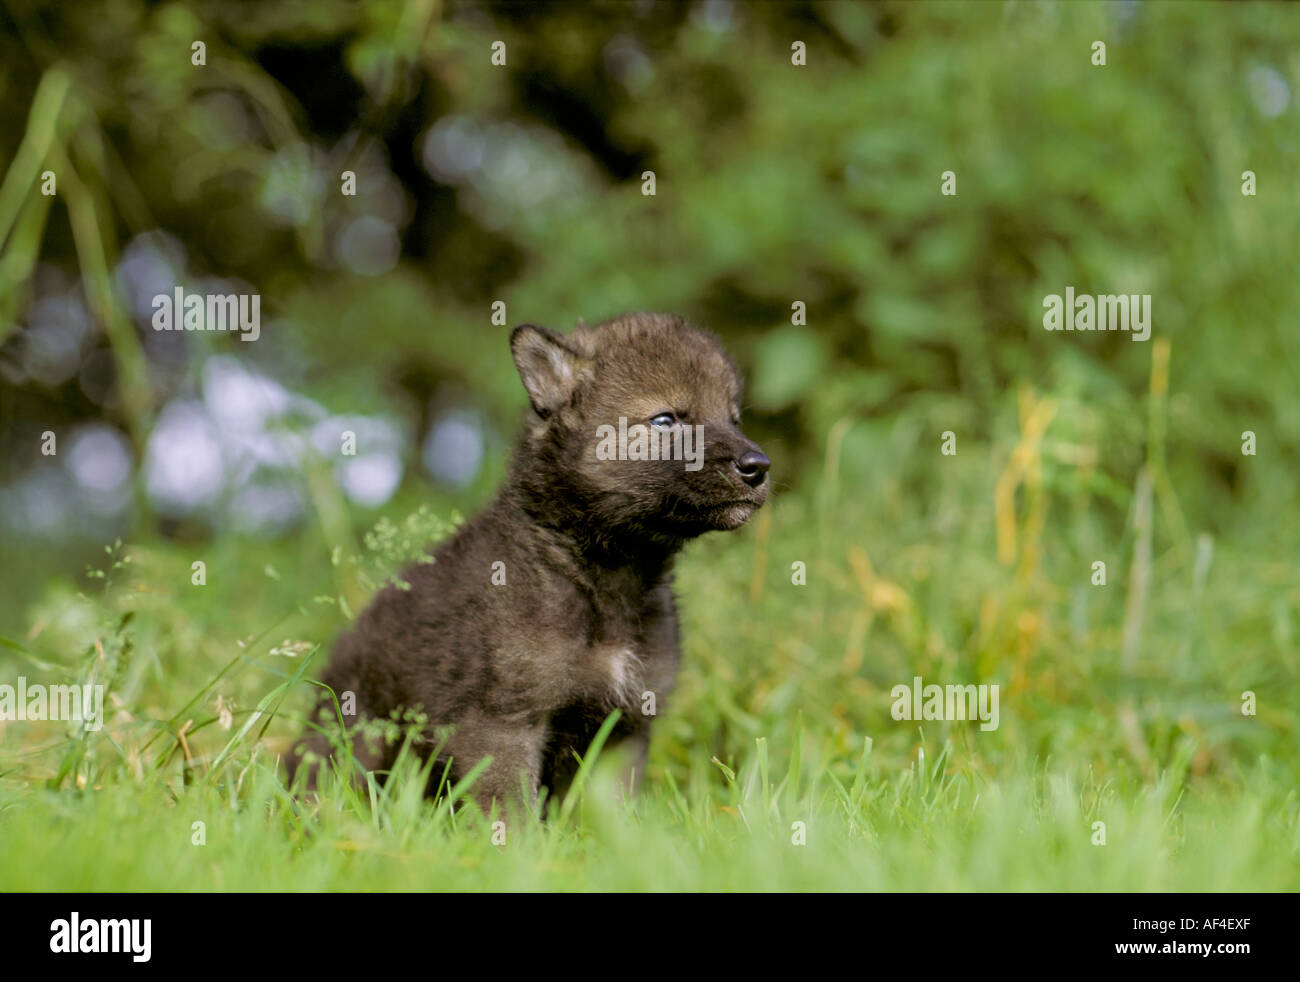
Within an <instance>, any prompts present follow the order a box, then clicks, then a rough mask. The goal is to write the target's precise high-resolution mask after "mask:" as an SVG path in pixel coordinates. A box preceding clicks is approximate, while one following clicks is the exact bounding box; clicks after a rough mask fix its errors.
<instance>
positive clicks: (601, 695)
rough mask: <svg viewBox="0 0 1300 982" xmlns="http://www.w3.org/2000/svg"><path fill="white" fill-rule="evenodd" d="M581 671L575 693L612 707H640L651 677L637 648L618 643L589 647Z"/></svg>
mask: <svg viewBox="0 0 1300 982" xmlns="http://www.w3.org/2000/svg"><path fill="white" fill-rule="evenodd" d="M579 669H580V671H579V678H578V680H577V681H579V685H578V692H577V693H575V694H576V695H579V696H583V697H586V698H588V699H595V700H598V701H599V702H601V703H603V704H604V705H606V706H609V707H611V708H612V707H615V706H617V707H622V708H631V707H633V706H635V705H639V704H640V702H641V699H642V695H643V693H644V692H645V691H646V686H647V685H648V684H650V682H649V677H650V676H651V674H652V673H651V672H650V671H649V670H648V669H649V666H648V665H647V664H646V659H645V658H644V657H643V654H642V652H641V651H638V649H637V647H636V645H634V644H631V643H624V642H618V641H613V642H604V643H600V644H596V645H593V646H591V647H589V648H588V649H587V650H586V651H585V652H584V653H583V654H582V656H581V659H580V666H579Z"/></svg>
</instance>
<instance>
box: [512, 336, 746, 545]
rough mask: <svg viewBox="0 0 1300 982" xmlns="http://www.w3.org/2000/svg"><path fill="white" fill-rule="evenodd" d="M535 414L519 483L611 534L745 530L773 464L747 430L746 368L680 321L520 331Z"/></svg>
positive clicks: (675, 536)
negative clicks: (569, 504)
mask: <svg viewBox="0 0 1300 982" xmlns="http://www.w3.org/2000/svg"><path fill="white" fill-rule="evenodd" d="M510 348H511V351H512V353H513V354H514V359H515V365H516V367H517V368H518V369H519V375H520V377H521V378H522V379H523V382H524V388H525V389H526V390H527V391H528V399H529V401H530V402H531V403H532V413H531V416H530V420H529V425H528V431H527V435H526V437H525V442H524V448H523V451H522V454H521V459H520V461H519V463H518V465H517V466H518V470H517V474H516V476H517V478H520V479H523V480H525V481H529V482H531V483H532V484H533V486H534V489H535V490H538V491H541V490H544V488H545V487H548V486H549V487H552V488H553V489H554V491H555V493H557V494H567V495H570V496H571V500H572V501H573V502H574V503H575V505H576V510H578V511H579V512H580V513H581V514H583V515H585V516H587V517H588V518H589V520H590V521H591V522H593V523H595V524H598V525H600V526H603V527H604V528H607V529H613V530H619V531H622V532H626V533H632V534H634V535H642V536H647V537H650V538H654V539H659V540H663V541H670V540H680V539H687V538H691V537H693V536H697V535H700V534H702V533H704V532H708V531H710V530H713V529H733V528H737V527H739V526H740V525H743V524H744V523H745V522H746V521H747V520H748V519H749V517H750V515H752V514H753V513H754V512H755V511H757V510H758V509H759V508H760V507H762V505H763V502H765V501H766V500H767V494H768V480H767V469H768V466H769V464H770V462H769V461H768V459H767V457H766V455H764V453H763V451H762V450H761V449H759V447H758V445H757V444H755V443H754V442H753V441H752V440H750V439H749V438H748V437H746V436H745V434H744V433H742V432H741V430H740V375H739V373H738V372H737V370H736V366H735V364H734V363H733V362H732V360H731V358H730V357H729V356H728V355H727V353H726V352H725V351H724V350H723V349H722V346H721V345H720V344H719V343H718V341H717V339H716V338H714V337H713V335H711V334H708V333H707V332H705V331H702V330H700V329H698V328H696V327H693V326H692V325H690V324H688V323H687V322H686V321H685V320H683V319H682V318H680V317H676V316H672V315H667V314H630V315H627V316H625V317H619V318H616V319H614V320H612V321H607V322H606V323H604V324H599V325H596V326H594V327H590V328H588V327H583V326H580V327H579V328H578V329H577V330H576V331H574V332H573V333H572V334H569V335H565V336H560V335H557V334H555V333H553V332H551V331H548V330H546V329H545V328H541V327H536V326H534V325H531V324H524V325H522V326H520V327H517V328H515V330H514V333H513V334H512V335H511V337H510Z"/></svg>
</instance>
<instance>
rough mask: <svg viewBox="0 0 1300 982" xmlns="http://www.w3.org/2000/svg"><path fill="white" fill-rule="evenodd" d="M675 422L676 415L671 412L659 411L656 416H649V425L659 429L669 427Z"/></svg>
mask: <svg viewBox="0 0 1300 982" xmlns="http://www.w3.org/2000/svg"><path fill="white" fill-rule="evenodd" d="M675 422H677V417H676V416H674V415H673V414H672V413H660V414H659V415H658V416H652V417H651V418H650V425H651V426H654V427H657V428H659V429H661V430H666V429H669V428H671V427H672V425H673V423H675Z"/></svg>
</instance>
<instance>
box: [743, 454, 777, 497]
mask: <svg viewBox="0 0 1300 982" xmlns="http://www.w3.org/2000/svg"><path fill="white" fill-rule="evenodd" d="M771 466H772V462H771V461H770V460H768V459H767V454H765V453H763V451H761V450H750V451H749V452H748V453H745V454H743V455H742V456H741V458H740V459H739V460H738V461H736V471H737V473H739V474H740V479H741V480H742V481H744V482H745V483H746V484H748V485H749V486H750V487H751V488H756V487H758V486H759V485H760V484H762V483H763V482H764V481H765V480H767V469H768V468H769V467H771Z"/></svg>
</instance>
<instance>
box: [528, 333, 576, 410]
mask: <svg viewBox="0 0 1300 982" xmlns="http://www.w3.org/2000/svg"><path fill="white" fill-rule="evenodd" d="M510 353H511V354H512V355H513V356H514V359H515V368H517V369H519V377H520V378H521V379H523V382H524V388H525V389H527V390H528V401H529V402H531V403H532V404H533V409H535V410H536V411H537V414H538V415H539V416H549V415H550V414H551V413H553V412H555V411H556V410H557V409H559V408H561V407H562V406H564V405H565V404H567V403H568V401H569V400H570V399H571V398H572V397H573V393H574V391H575V390H576V389H577V388H578V384H579V382H581V381H582V378H583V375H584V373H585V371H586V369H587V368H588V366H589V364H590V363H589V362H588V361H587V359H585V358H583V357H582V356H581V355H580V354H578V353H577V352H576V351H574V350H573V349H572V348H570V347H569V346H568V345H567V344H565V343H564V339H563V338H562V337H560V336H559V335H558V334H556V333H554V332H553V331H548V330H547V329H546V328H544V327H538V326H537V325H536V324H520V325H519V326H518V327H516V328H515V329H514V331H512V332H511V334H510Z"/></svg>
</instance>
